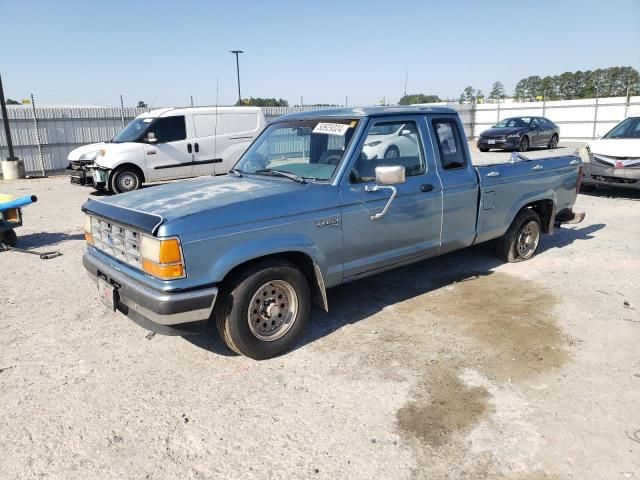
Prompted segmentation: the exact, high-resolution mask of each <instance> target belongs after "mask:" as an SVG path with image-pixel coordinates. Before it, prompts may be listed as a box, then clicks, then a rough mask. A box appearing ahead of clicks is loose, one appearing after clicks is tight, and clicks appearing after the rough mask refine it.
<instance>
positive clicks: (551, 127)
mask: <svg viewBox="0 0 640 480" xmlns="http://www.w3.org/2000/svg"><path fill="white" fill-rule="evenodd" d="M559 140H560V129H559V128H558V126H557V125H556V124H555V123H553V122H552V121H551V120H549V119H548V118H544V117H512V118H505V119H504V120H501V121H499V122H498V123H496V124H495V125H494V126H493V127H491V128H490V129H489V130H485V131H484V132H482V133H481V134H480V137H478V150H480V151H481V152H488V151H489V150H491V149H492V148H497V149H504V150H518V151H520V152H526V151H527V150H529V148H531V147H548V148H556V147H557V146H558V141H559Z"/></svg>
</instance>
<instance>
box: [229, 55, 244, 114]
mask: <svg viewBox="0 0 640 480" xmlns="http://www.w3.org/2000/svg"><path fill="white" fill-rule="evenodd" d="M231 53H233V54H235V56H236V73H237V75H238V105H241V104H242V95H241V94H240V60H239V58H238V55H239V54H240V53H244V52H243V51H242V50H231Z"/></svg>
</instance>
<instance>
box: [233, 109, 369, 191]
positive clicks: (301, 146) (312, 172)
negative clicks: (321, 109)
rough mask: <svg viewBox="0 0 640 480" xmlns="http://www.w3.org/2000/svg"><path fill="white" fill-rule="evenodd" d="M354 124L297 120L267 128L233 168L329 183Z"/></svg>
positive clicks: (349, 122)
mask: <svg viewBox="0 0 640 480" xmlns="http://www.w3.org/2000/svg"><path fill="white" fill-rule="evenodd" d="M357 124H358V121H357V120H355V119H332V120H297V121H290V122H280V123H274V124H272V125H269V126H268V127H267V128H266V129H265V130H264V132H262V133H261V134H260V136H259V137H258V139H257V140H256V141H255V142H254V143H253V145H251V147H249V149H248V150H247V151H246V152H245V153H244V155H243V156H242V158H240V160H239V161H238V163H237V164H236V166H235V170H236V171H237V172H239V173H249V174H256V175H270V174H273V172H276V173H277V172H278V171H279V172H286V173H290V174H293V175H296V176H298V177H302V178H303V179H309V180H329V179H330V178H331V177H332V176H333V173H334V172H335V170H336V168H337V167H338V165H339V164H340V161H341V160H342V157H343V156H344V152H345V151H346V149H347V147H348V146H349V143H350V142H351V139H352V137H353V133H354V132H355V130H356V126H357Z"/></svg>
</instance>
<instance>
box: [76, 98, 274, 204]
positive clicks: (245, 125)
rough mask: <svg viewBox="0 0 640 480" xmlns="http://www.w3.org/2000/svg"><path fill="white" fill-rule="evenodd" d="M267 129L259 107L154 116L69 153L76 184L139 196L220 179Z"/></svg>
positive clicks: (178, 110) (169, 110)
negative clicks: (147, 188) (180, 183)
mask: <svg viewBox="0 0 640 480" xmlns="http://www.w3.org/2000/svg"><path fill="white" fill-rule="evenodd" d="M264 125H265V120H264V115H263V113H262V109H260V108H259V107H191V108H164V109H158V110H151V111H150V112H148V113H143V114H142V115H139V116H137V117H136V118H134V119H133V120H132V121H131V122H130V123H129V124H128V125H127V126H125V127H124V128H123V129H122V130H121V131H120V133H118V134H117V135H116V136H115V137H113V139H112V140H111V141H109V142H103V143H93V144H91V145H85V146H84V147H80V148H77V149H75V150H73V151H72V152H71V153H69V156H68V160H69V162H70V163H69V166H68V167H67V169H68V170H71V173H70V177H71V182H72V183H77V184H79V185H91V186H94V187H95V188H97V189H108V190H110V191H111V192H114V193H122V192H130V191H132V190H136V189H138V188H140V187H141V186H142V184H143V183H146V182H156V181H160V180H174V179H178V178H186V177H196V176H199V175H222V174H225V173H227V172H228V171H229V169H230V168H232V167H233V165H235V163H236V161H237V160H238V158H239V157H240V155H241V154H242V153H243V152H244V151H245V150H246V148H247V147H248V146H249V144H250V143H251V142H252V141H253V139H254V138H255V137H256V136H257V135H258V134H259V133H260V132H261V131H262V129H263V128H264Z"/></svg>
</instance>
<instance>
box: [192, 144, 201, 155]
mask: <svg viewBox="0 0 640 480" xmlns="http://www.w3.org/2000/svg"><path fill="white" fill-rule="evenodd" d="M193 148H195V149H196V153H198V152H199V151H200V145H198V144H197V143H194V144H193Z"/></svg>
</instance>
